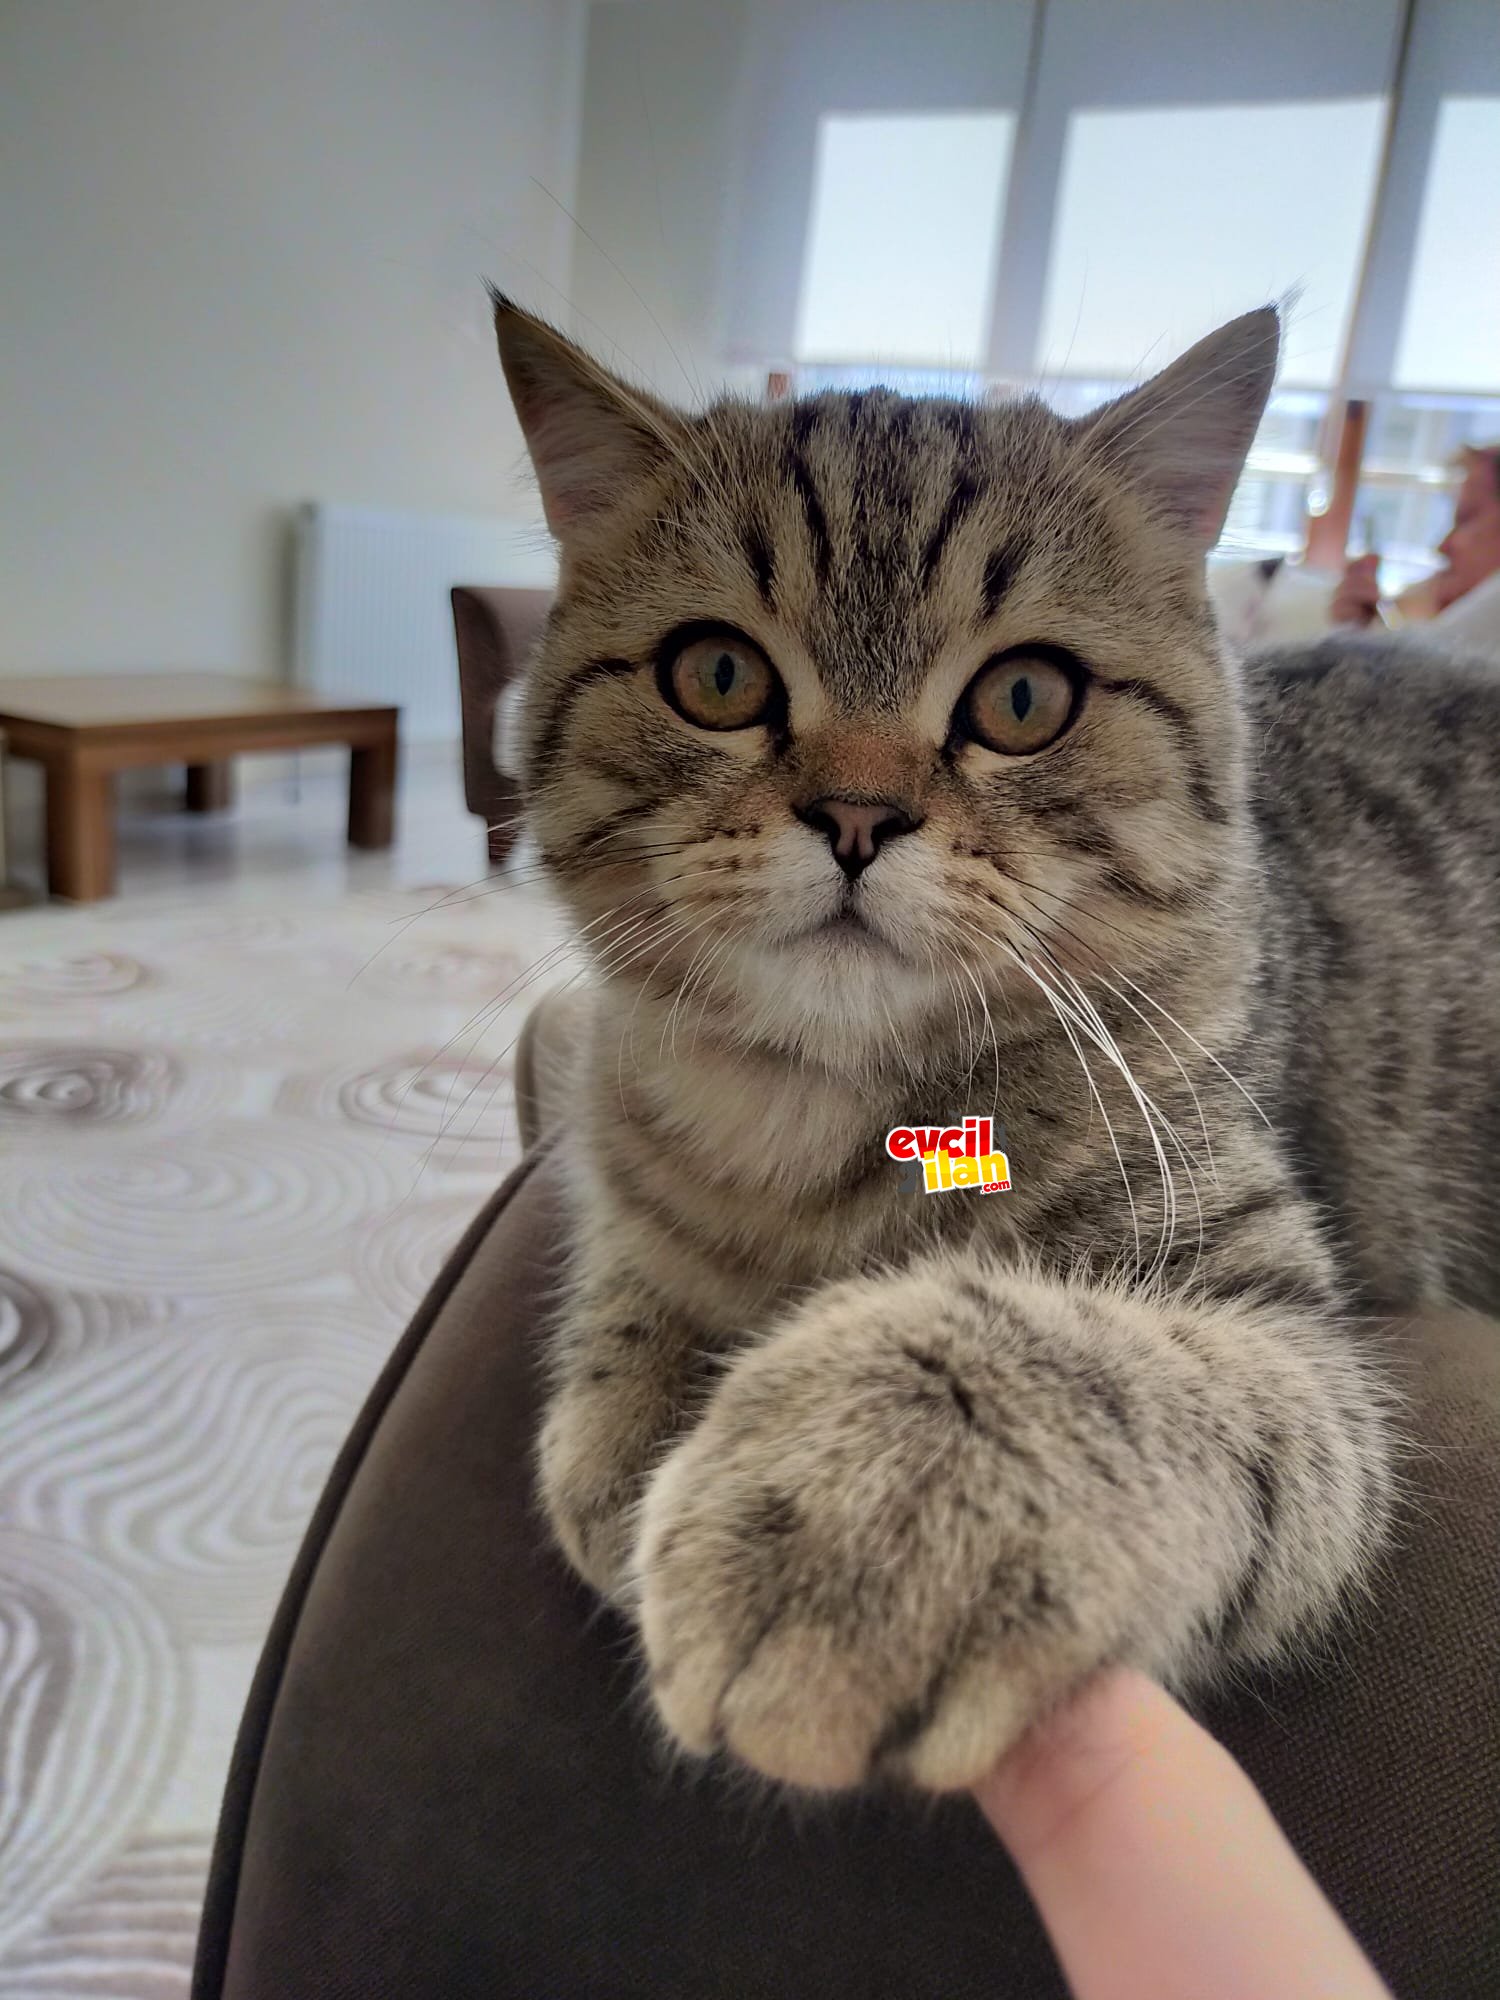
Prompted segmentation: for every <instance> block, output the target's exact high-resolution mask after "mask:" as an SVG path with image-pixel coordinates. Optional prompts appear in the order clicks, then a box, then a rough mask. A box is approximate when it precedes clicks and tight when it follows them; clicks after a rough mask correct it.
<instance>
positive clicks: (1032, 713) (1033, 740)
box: [958, 647, 1080, 757]
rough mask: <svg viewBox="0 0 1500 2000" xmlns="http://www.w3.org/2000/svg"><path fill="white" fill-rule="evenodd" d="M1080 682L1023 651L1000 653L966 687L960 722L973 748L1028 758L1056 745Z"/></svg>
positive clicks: (1037, 654)
mask: <svg viewBox="0 0 1500 2000" xmlns="http://www.w3.org/2000/svg"><path fill="white" fill-rule="evenodd" d="M1079 689H1080V676H1079V673H1078V671H1077V670H1076V669H1073V670H1071V671H1070V669H1069V667H1065V666H1063V665H1062V664H1061V663H1060V661H1059V660H1057V659H1052V658H1049V657H1048V656H1047V655H1046V654H1044V653H1040V652H1032V651H1030V650H1028V649H1027V648H1025V647H1020V648H1018V649H1017V650H1016V651H1015V652H1013V653H1002V654H1001V656H1000V658H999V659H998V660H991V661H990V663H989V665H988V666H986V667H982V668H981V669H980V671H979V672H978V673H977V674H976V675H975V676H974V678H973V680H972V681H970V683H969V686H968V690H967V692H966V693H965V695H964V698H963V700H962V702H960V704H959V715H958V719H959V721H960V722H961V724H962V725H963V728H964V730H965V732H966V734H968V735H969V736H972V737H973V738H974V740H975V742H976V743H982V744H983V745H984V747H985V748H986V749H987V750H998V751H999V752H1000V753H1001V755H1002V756H1006V757H1027V756H1030V755H1031V754H1032V753H1033V752H1035V751H1037V750H1045V749H1046V748H1047V746H1048V744H1049V743H1055V742H1056V741H1057V739H1058V737H1059V736H1061V735H1062V733H1063V731H1064V730H1065V729H1066V728H1067V726H1068V724H1069V723H1070V722H1071V721H1072V720H1073V715H1074V711H1075V710H1076V708H1077V706H1078V696H1079Z"/></svg>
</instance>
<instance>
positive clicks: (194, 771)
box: [185, 759, 234, 813]
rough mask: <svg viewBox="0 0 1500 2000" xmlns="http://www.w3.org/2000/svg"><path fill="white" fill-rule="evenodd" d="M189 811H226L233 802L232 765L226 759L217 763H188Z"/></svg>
mask: <svg viewBox="0 0 1500 2000" xmlns="http://www.w3.org/2000/svg"><path fill="white" fill-rule="evenodd" d="M185 803H186V806H187V809H188V811H189V812H190V813H216V812H228V810H229V808H230V807H231V806H232V805H233V804H234V766H233V764H231V763H229V762H228V761H227V759H226V760H225V761H224V762H222V763H218V764H189V765H188V767H187V799H186V801H185Z"/></svg>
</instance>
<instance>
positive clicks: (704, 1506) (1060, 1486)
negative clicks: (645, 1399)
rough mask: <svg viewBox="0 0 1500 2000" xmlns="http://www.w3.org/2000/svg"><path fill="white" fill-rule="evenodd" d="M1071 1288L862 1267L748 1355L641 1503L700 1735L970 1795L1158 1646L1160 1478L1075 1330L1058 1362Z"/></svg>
mask: <svg viewBox="0 0 1500 2000" xmlns="http://www.w3.org/2000/svg"><path fill="white" fill-rule="evenodd" d="M1064 1296H1065V1295H1064V1294H1062V1293H1061V1292H1060V1290H1059V1288H1056V1287H1050V1286H1044V1285H1040V1284H1027V1283H1024V1282H1023V1283H1021V1284H1020V1285H1019V1286H1018V1287H1017V1292H1016V1299H1015V1300H1014V1301H1013V1302H1012V1303H1011V1304H1010V1305H1009V1306H1007V1307H1006V1308H1005V1309H1004V1310H997V1308H996V1304H995V1301H994V1300H993V1299H985V1298H982V1297H981V1298H977V1299H974V1300H970V1301H967V1302H966V1301H963V1300H955V1298H954V1297H953V1296H952V1292H951V1287H949V1288H945V1287H944V1285H943V1283H942V1282H941V1281H940V1280H939V1279H938V1278H936V1277H935V1276H933V1275H930V1274H929V1275H924V1274H920V1273H918V1274H909V1275H906V1276H903V1277H900V1278H891V1279H884V1280H869V1281H866V1280H860V1281H856V1282H854V1283H851V1284H846V1285H841V1286H838V1287H836V1288H831V1289H830V1290H829V1291H827V1292H825V1293H823V1294H821V1295H819V1297H818V1298H816V1299H815V1300H814V1301H812V1302H810V1304H809V1305H808V1306H807V1307H806V1308H804V1309H802V1310H801V1311H800V1312H799V1313H798V1314H797V1315H796V1316H795V1317H794V1318H793V1320H792V1321H790V1322H789V1323H788V1324H787V1325H785V1326H784V1327H783V1328H782V1329H781V1330H780V1331H779V1332H778V1333H777V1334H775V1335H774V1336H773V1337H772V1338H771V1339H770V1340H769V1341H768V1342H767V1343H766V1344H765V1345H764V1346H763V1347H761V1348H759V1349H756V1350H754V1351H752V1352H750V1353H748V1354H746V1355H745V1356H743V1357H742V1358H741V1359H740V1360H739V1361H738V1362H737V1363H736V1364H735V1366H734V1367H733V1368H732V1369H731V1370H730V1372H729V1374H728V1375H727V1376H726V1378H725V1380H724V1381H723V1383H722V1384H721V1385H720V1388H719V1390H718V1392H717V1394H716V1395H715V1397H714V1399H713V1401H712V1403H711V1404H710V1406H709V1409H708V1411H707V1412H706V1414H705V1416H704V1417H703V1419H702V1420H701V1421H700V1423H699V1424H698V1426H697V1427H696V1429H695V1430H694V1431H693V1432H692V1433H691V1434H690V1435H689V1436H688V1438H687V1439H686V1440H685V1441H684V1442H683V1443H682V1444H680V1445H679V1446H678V1447H677V1449H676V1450H675V1451H674V1452H673V1453H672V1454H671V1456H670V1457H669V1458H668V1459H667V1460H666V1461H665V1463H664V1464H663V1465H662V1466H661V1468H660V1470H659V1471H658V1472H657V1473H656V1474H655V1476H654V1477H653V1479H652V1480H651V1482H650V1485H649V1487H648V1489H647V1493H646V1498H645V1502H644V1505H643V1509H642V1514H641V1535H640V1542H639V1546H638V1549H637V1556H636V1560H637V1565H638V1571H639V1590H640V1605H639V1616H640V1623H641V1632H642V1637H643V1640H644V1645H645V1650H646V1655H647V1662H648V1667H649V1672H650V1685H651V1690H652V1694H653V1697H654V1699H655V1702H656V1705H657V1707H658V1709H659V1711H660V1714H661V1716H662V1718H663V1720H664V1721H665V1723H666V1725H667V1727H668V1729H669V1730H670V1732H671V1733H672V1735H673V1736H674V1737H675V1738H676V1739H677V1741H678V1742H679V1743H680V1744H681V1745H682V1746H683V1747H685V1748H686V1749H688V1750H690V1751H693V1752H698V1753H706V1752H709V1751H712V1750H715V1749H721V1750H724V1751H727V1752H728V1753H729V1754H730V1755H731V1756H733V1757H734V1758H736V1759H738V1760H739V1761H741V1762H742V1763H744V1764H747V1765H749V1766H751V1767H752V1768H753V1769H755V1770H756V1771H759V1772H761V1773H763V1774H764V1775H766V1776H767V1777H770V1778H774V1779H778V1780H781V1781H782V1782H785V1783H789V1784H795V1785H801V1786H808V1787H816V1788H830V1787H844V1786H852V1785H857V1784H859V1783H861V1782H863V1781H865V1780H866V1779H869V1778H871V1777H875V1776H886V1775H891V1776H895V1777H898V1778H903V1779H905V1780H907V1781H909V1782H913V1783H916V1784H918V1785H921V1786H924V1787H927V1788H930V1789H935V1790H942V1789H948V1788H954V1787H958V1786H962V1785H966V1784H968V1783H970V1782H972V1781H973V1780H975V1779H977V1778H978V1777H980V1776H981V1775H982V1774H983V1773H984V1772H985V1771H986V1770H987V1769H989V1768H990V1766H991V1765H992V1764H993V1763H994V1762H995V1760H996V1759H997V1758H998V1757H999V1756H1000V1755H1001V1754H1002V1753H1003V1752H1004V1750H1005V1749H1006V1748H1007V1747H1008V1746H1009V1745H1010V1744H1011V1743H1012V1742H1013V1741H1014V1740H1015V1739H1016V1737H1017V1736H1018V1735H1019V1734H1020V1733H1021V1732H1022V1731H1023V1730H1024V1729H1025V1728H1026V1727H1027V1726H1028V1725H1029V1723H1030V1722H1031V1721H1032V1720H1033V1719H1034V1718H1035V1717H1036V1716H1037V1715H1038V1714H1039V1713H1040V1712H1041V1711H1042V1710H1043V1709H1044V1708H1045V1707H1046V1706H1048V1705H1049V1704H1050V1703H1051V1702H1053V1701H1054V1700H1056V1699H1057V1698H1058V1697H1059V1696H1060V1695H1061V1694H1063V1693H1064V1692H1066V1691H1067V1690H1068V1689H1069V1688H1070V1687H1071V1686H1073V1685H1074V1684H1075V1683H1076V1682H1077V1681H1078V1680H1080V1679H1081V1678H1082V1677H1083V1676H1084V1675H1085V1674H1087V1673H1088V1672H1090V1671H1091V1670H1092V1669H1093V1668H1095V1667H1097V1666H1099V1665H1100V1664H1102V1663H1103V1662H1105V1661H1106V1660H1112V1659H1121V1658H1136V1659H1140V1658H1141V1655H1142V1651H1143V1650H1145V1651H1146V1652H1148V1653H1149V1650H1150V1649H1149V1646H1148V1647H1145V1648H1144V1649H1143V1647H1142V1645H1141V1643H1140V1635H1139V1626H1140V1623H1141V1620H1142V1614H1143V1609H1144V1605H1145V1603H1146V1602H1148V1601H1149V1600H1150V1599H1152V1598H1155V1597H1158V1596H1159V1585H1160V1582H1161V1578H1160V1577H1159V1576H1157V1577H1153V1578H1151V1579H1150V1582H1151V1584H1152V1585H1153V1586H1155V1587H1153V1588H1150V1589H1145V1590H1143V1589H1142V1588H1141V1586H1143V1585H1144V1584H1146V1582H1147V1578H1146V1577H1145V1576H1144V1575H1143V1574H1142V1566H1143V1563H1144V1564H1145V1566H1146V1567H1149V1566H1150V1558H1149V1556H1143V1554H1142V1547H1143V1544H1144V1543H1147V1542H1149V1538H1150V1535H1151V1524H1150V1518H1149V1516H1150V1485H1151V1482H1150V1480H1149V1478H1147V1477H1146V1476H1145V1475H1144V1474H1143V1472H1142V1470H1141V1468H1140V1466H1139V1465H1138V1464H1136V1463H1135V1458H1136V1448H1135V1445H1134V1443H1133V1441H1132V1438H1131V1436H1130V1434H1129V1431H1130V1417H1129V1411H1128V1406H1129V1404H1130V1401H1131V1398H1130V1395H1129V1392H1128V1390H1127V1389H1126V1388H1125V1387H1124V1386H1123V1385H1122V1384H1121V1383H1120V1382H1119V1381H1117V1380H1116V1379H1114V1377H1113V1376H1112V1374H1111V1372H1110V1371H1109V1369H1108V1368H1107V1367H1106V1366H1105V1365H1104V1364H1103V1363H1100V1362H1097V1361H1096V1360H1094V1359H1093V1358H1091V1357H1089V1356H1088V1355H1087V1352H1086V1346H1087V1340H1086V1336H1085V1355H1084V1358H1082V1359H1080V1358H1079V1353H1078V1332H1079V1330H1078V1328H1077V1327H1074V1328H1072V1329H1071V1331H1072V1334H1073V1336H1074V1338H1073V1340H1072V1342H1071V1343H1069V1342H1066V1341H1065V1342H1064V1343H1063V1350H1062V1351H1063V1358H1062V1359H1061V1360H1059V1359H1058V1358H1056V1356H1057V1349H1056V1346H1055V1344H1054V1335H1055V1333H1056V1331H1057V1329H1056V1328H1055V1327H1054V1326H1052V1325H1050V1324H1049V1323H1048V1322H1049V1320H1050V1319H1052V1318H1053V1317H1054V1316H1056V1315H1057V1314H1058V1313H1059V1312H1060V1311H1062V1310H1063V1308H1062V1307H1060V1306H1059V1304H1058V1300H1059V1299H1061V1298H1063V1297H1064ZM1028 1311H1029V1313H1030V1315H1031V1318H1032V1321H1033V1323H1032V1324H1029V1325H1028V1324H1027V1323H1026V1320H1025V1318H1023V1314H1024V1313H1026V1312H1028ZM1070 1346H1071V1349H1072V1353H1071V1357H1070V1355H1069V1348H1070Z"/></svg>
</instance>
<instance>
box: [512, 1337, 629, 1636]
mask: <svg viewBox="0 0 1500 2000" xmlns="http://www.w3.org/2000/svg"><path fill="white" fill-rule="evenodd" d="M600 1372H601V1375H602V1372H603V1371H600ZM635 1415H636V1413H635V1411H634V1410H633V1408H632V1405H631V1400H630V1398H629V1397H628V1396H621V1395H619V1394H617V1393H616V1392H615V1389H614V1385H613V1380H612V1378H609V1377H604V1379H601V1380H599V1381H592V1380H589V1379H587V1378H585V1380H584V1381H583V1383H582V1384H580V1385H576V1386H570V1387H568V1388H565V1389H563V1390H561V1391H560V1392H559V1393H558V1394H557V1395H556V1396H555V1397H554V1399H553V1401H552V1403H551V1405H550V1407H549V1408H548V1411H547V1418H546V1421H545V1423H544V1424H543V1426H542V1434H541V1438H540V1441H539V1443H538V1448H537V1484H538V1490H539V1493H540V1497H541V1500H542V1504H543V1507H544V1508H545V1510H546V1514H547V1519H548V1521H549V1523H550V1524H551V1528H552V1533H553V1535H554V1536H555V1538H556V1540H557V1543H558V1546H559V1547H560V1548H561V1549H562V1552H563V1554H564V1555H565V1556H566V1557H567V1559H568V1561H569V1563H570V1564H571V1565H572V1567H573V1568H574V1569H575V1570H576V1571H577V1573H578V1575H579V1576H580V1577H581V1578H582V1579H583V1581H584V1582H585V1583H586V1584H588V1585H589V1586H590V1587H591V1588H592V1589H594V1590H596V1591H597V1592H598V1593H599V1595H600V1596H601V1597H604V1598H608V1599H610V1600H611V1601H613V1602H616V1603H623V1602H624V1601H625V1599H626V1598H627V1597H628V1595H629V1588H630V1579H631V1558H632V1551H633V1548H634V1544H635V1537H636V1532H637V1523H638V1514H639V1509H640V1500H641V1492H642V1489H643V1487H644V1485H645V1479H646V1468H647V1466H648V1464H649V1462H650V1458H651V1455H652V1452H653V1450H654V1449H655V1448H656V1446H657V1434H656V1433H655V1432H653V1431H650V1430H649V1429H648V1428H647V1427H646V1426H644V1425H642V1424H639V1423H637V1422H636V1421H635Z"/></svg>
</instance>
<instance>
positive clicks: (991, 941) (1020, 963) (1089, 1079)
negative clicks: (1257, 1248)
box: [958, 918, 1141, 1267]
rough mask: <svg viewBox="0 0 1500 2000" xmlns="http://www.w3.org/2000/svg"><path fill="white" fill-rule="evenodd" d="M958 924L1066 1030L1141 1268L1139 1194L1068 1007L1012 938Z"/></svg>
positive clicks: (968, 924)
mask: <svg viewBox="0 0 1500 2000" xmlns="http://www.w3.org/2000/svg"><path fill="white" fill-rule="evenodd" d="M958 921H959V922H961V923H963V924H964V927H965V929H966V930H967V931H968V932H969V934H970V936H971V937H972V938H974V940H975V941H976V942H977V943H980V944H985V945H991V946H994V947H996V948H998V949H999V950H1000V951H1002V952H1004V953H1005V955H1006V957H1007V958H1009V959H1010V961H1011V962H1012V964H1014V965H1015V966H1016V967H1017V968H1018V970H1019V971H1020V972H1022V973H1023V974H1024V975H1025V977H1026V978H1027V979H1029V980H1030V981H1031V983H1032V984H1033V985H1034V986H1035V987H1036V989H1037V991H1038V992H1039V993H1040V994H1041V995H1042V998H1043V999H1044V1000H1045V1001H1046V1003H1047V1005H1048V1006H1049V1007H1050V1008H1051V1010H1052V1013H1053V1015H1054V1016H1055V1017H1056V1020H1057V1023H1058V1026H1059V1027H1060V1028H1061V1029H1062V1031H1063V1034H1064V1035H1065V1036H1066V1037H1067V1040H1068V1045H1069V1047H1070V1048H1071V1049H1072V1051H1073V1054H1074V1056H1075V1057H1076V1058H1077V1061H1078V1065H1079V1067H1080V1069H1081V1070H1082V1071H1083V1075H1084V1081H1085V1082H1086V1083H1087V1085H1088V1088H1089V1094H1090V1096H1091V1097H1092V1099H1093V1101H1094V1103H1095V1105H1096V1106H1097V1107H1098V1111H1099V1116H1100V1118H1101V1119H1102V1120H1103V1122H1104V1129H1105V1132H1106V1133H1107V1134H1108V1137H1109V1144H1110V1150H1111V1152H1112V1153H1113V1154H1114V1157H1115V1165H1116V1166H1117V1167H1118V1168H1119V1170H1120V1183H1121V1185H1122V1186H1123V1188H1124V1190H1125V1200H1126V1202H1127V1204H1128V1206H1129V1210H1130V1232H1131V1236H1132V1238H1133V1240H1134V1243H1135V1259H1136V1265H1137V1267H1139V1265H1140V1259H1141V1229H1140V1219H1139V1217H1138V1215H1137V1213H1136V1205H1135V1193H1134V1190H1133V1189H1132V1187H1131V1185H1130V1174H1129V1171H1128V1170H1127V1168H1126V1165H1125V1157H1124V1154H1123V1153H1122V1152H1121V1151H1120V1143H1119V1140H1118V1139H1117V1138H1116V1137H1115V1128H1114V1125H1113V1124H1112V1122H1111V1120H1110V1116H1109V1110H1108V1107H1107V1106H1106V1105H1105V1102H1104V1097H1103V1094H1102V1092H1101V1091H1100V1089H1099V1086H1098V1084H1097V1083H1096V1081H1095V1079H1094V1072H1093V1070H1092V1069H1091V1068H1090V1067H1089V1062H1088V1058H1087V1056H1085V1054H1084V1053H1083V1047H1082V1044H1081V1043H1080V1042H1079V1039H1078V1036H1077V1034H1076V1033H1075V1032H1074V1028H1073V1024H1072V1022H1071V1021H1070V1020H1069V1018H1068V1010H1067V1008H1066V1006H1065V1004H1064V1003H1063V1002H1062V1000H1061V998H1060V996H1059V995H1058V994H1057V993H1056V992H1055V991H1054V989H1053V987H1052V986H1051V984H1050V982H1049V981H1047V980H1046V979H1044V978H1043V977H1042V975H1041V974H1040V973H1039V972H1038V971H1037V970H1036V968H1035V967H1034V966H1033V965H1032V964H1031V963H1030V962H1029V961H1028V959H1027V958H1026V957H1025V955H1024V954H1023V953H1022V952H1021V951H1020V950H1018V949H1017V947H1016V946H1015V945H1014V944H1012V943H1011V942H1010V940H1009V939H1007V938H998V937H994V936H992V935H991V934H989V933H988V932H986V931H983V930H981V929H980V928H979V926H978V925H977V924H974V923H972V922H970V921H968V920H967V919H963V918H960V919H958Z"/></svg>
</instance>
